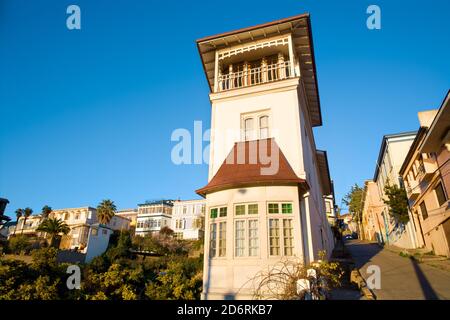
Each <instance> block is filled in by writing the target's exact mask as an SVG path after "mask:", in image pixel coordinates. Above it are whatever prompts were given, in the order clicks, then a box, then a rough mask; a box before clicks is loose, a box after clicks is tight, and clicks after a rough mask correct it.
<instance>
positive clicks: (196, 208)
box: [171, 199, 206, 240]
mask: <svg viewBox="0 0 450 320" xmlns="http://www.w3.org/2000/svg"><path fill="white" fill-rule="evenodd" d="M205 207H206V201H205V200H202V199H200V200H183V201H180V200H177V201H174V203H173V210H172V226H171V229H172V230H173V231H174V234H175V237H176V238H178V239H185V240H198V239H201V238H203V235H204V219H205Z"/></svg>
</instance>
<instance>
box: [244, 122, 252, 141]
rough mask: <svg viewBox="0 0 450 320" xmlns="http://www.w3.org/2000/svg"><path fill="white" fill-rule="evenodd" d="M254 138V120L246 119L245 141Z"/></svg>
mask: <svg viewBox="0 0 450 320" xmlns="http://www.w3.org/2000/svg"><path fill="white" fill-rule="evenodd" d="M252 138H253V118H247V119H245V141H249V140H252Z"/></svg>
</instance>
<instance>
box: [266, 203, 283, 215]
mask: <svg viewBox="0 0 450 320" xmlns="http://www.w3.org/2000/svg"><path fill="white" fill-rule="evenodd" d="M269 213H272V214H276V213H280V211H279V207H278V203H269Z"/></svg>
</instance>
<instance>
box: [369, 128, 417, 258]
mask: <svg viewBox="0 0 450 320" xmlns="http://www.w3.org/2000/svg"><path fill="white" fill-rule="evenodd" d="M416 134H417V132H416V131H412V132H403V133H397V134H389V135H385V136H383V139H382V141H381V147H380V152H379V155H378V160H377V163H376V167H375V174H374V176H373V181H374V182H375V183H376V184H377V187H378V197H379V199H381V200H382V199H385V198H386V194H385V190H384V188H385V186H386V185H388V184H390V185H397V186H401V187H403V180H402V179H401V176H400V173H399V172H400V168H401V167H402V165H403V162H404V161H405V158H406V155H407V154H408V151H409V149H410V147H411V145H412V143H413V141H414V139H415V137H416ZM408 215H409V218H410V219H409V222H407V223H406V224H404V225H403V224H401V223H397V222H396V221H395V219H394V218H393V217H392V216H391V215H390V214H389V208H388V206H387V205H383V209H382V212H381V216H382V218H383V224H384V226H385V229H386V232H384V233H381V235H382V241H383V242H385V243H387V244H389V245H394V246H397V247H400V248H408V249H412V248H417V247H418V245H417V242H418V240H417V234H416V229H415V227H414V221H413V219H412V215H411V212H410V210H408Z"/></svg>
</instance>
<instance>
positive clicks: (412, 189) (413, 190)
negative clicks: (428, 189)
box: [406, 184, 421, 202]
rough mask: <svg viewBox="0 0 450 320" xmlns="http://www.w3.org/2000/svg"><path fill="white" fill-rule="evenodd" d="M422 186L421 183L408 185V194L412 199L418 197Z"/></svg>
mask: <svg viewBox="0 0 450 320" xmlns="http://www.w3.org/2000/svg"><path fill="white" fill-rule="evenodd" d="M420 192H421V188H420V185H416V186H410V185H409V184H407V185H406V195H407V197H408V199H409V200H410V201H412V202H413V201H414V200H416V199H417V197H418V196H419V195H420Z"/></svg>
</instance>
